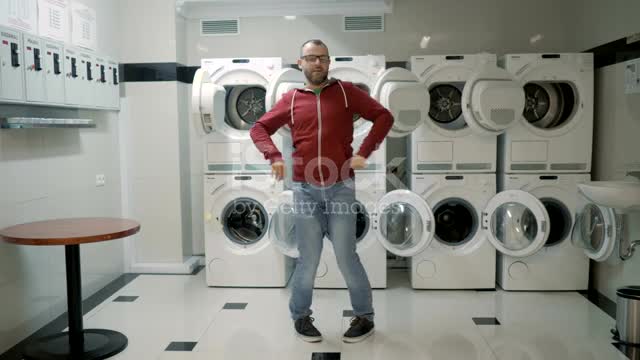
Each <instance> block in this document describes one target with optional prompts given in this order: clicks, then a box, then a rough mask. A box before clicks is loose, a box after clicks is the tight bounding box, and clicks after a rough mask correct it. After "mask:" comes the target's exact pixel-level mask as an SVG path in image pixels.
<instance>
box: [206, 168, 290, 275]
mask: <svg viewBox="0 0 640 360" xmlns="http://www.w3.org/2000/svg"><path fill="white" fill-rule="evenodd" d="M204 192H205V200H204V211H205V258H206V279H207V284H208V285H209V286H230V287H284V286H286V284H287V281H288V279H289V277H290V275H291V273H292V265H293V264H292V262H291V261H290V260H289V259H288V257H287V256H285V255H284V253H285V252H286V251H284V250H283V248H285V249H286V246H287V244H290V242H291V231H292V230H291V223H292V221H290V220H288V217H287V216H289V214H290V213H289V214H287V213H286V212H283V213H279V212H278V211H277V210H279V209H280V208H279V207H278V206H279V205H280V204H281V203H282V201H281V197H282V196H286V194H283V189H282V182H276V181H275V180H274V179H273V177H272V176H271V175H270V174H242V175H240V174H236V175H234V174H216V175H213V174H209V175H206V176H205V181H204ZM284 204H286V202H285V203H284ZM278 214H280V215H278ZM274 217H276V218H277V219H275V218H274ZM271 227H273V229H271ZM283 229H285V230H283Z"/></svg>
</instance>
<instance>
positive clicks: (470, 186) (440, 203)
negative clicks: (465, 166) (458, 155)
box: [409, 174, 496, 289]
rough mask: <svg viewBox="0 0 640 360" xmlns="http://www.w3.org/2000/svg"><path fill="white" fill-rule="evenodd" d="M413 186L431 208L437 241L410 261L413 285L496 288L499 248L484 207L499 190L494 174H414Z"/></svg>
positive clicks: (446, 287)
mask: <svg viewBox="0 0 640 360" xmlns="http://www.w3.org/2000/svg"><path fill="white" fill-rule="evenodd" d="M410 189H411V190H412V191H413V192H414V193H416V194H419V195H420V196H421V197H422V198H423V199H424V200H425V201H426V202H427V203H428V204H429V205H430V206H431V211H432V212H433V216H434V227H435V234H434V240H433V241H432V242H431V245H429V247H427V248H426V250H425V251H423V252H421V253H419V254H418V255H415V256H413V257H411V258H410V259H409V263H410V278H411V286H412V287H413V288H414V289H494V288H495V280H496V249H495V247H494V246H493V245H492V244H491V242H489V240H487V236H486V235H485V232H484V231H483V229H482V223H481V220H482V211H483V210H484V209H485V207H486V206H487V203H488V202H489V200H491V198H493V197H494V196H495V194H496V175H495V174H464V175H463V174H420V175H417V174H414V175H412V176H411V179H410Z"/></svg>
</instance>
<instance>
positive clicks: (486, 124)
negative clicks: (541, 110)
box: [461, 64, 525, 135]
mask: <svg viewBox="0 0 640 360" xmlns="http://www.w3.org/2000/svg"><path fill="white" fill-rule="evenodd" d="M461 101H462V112H463V114H464V117H465V119H466V121H467V124H468V125H469V127H470V128H471V129H472V130H473V131H474V132H476V133H478V134H480V135H499V134H501V133H502V132H504V131H505V130H506V129H507V128H509V127H510V126H512V125H513V124H515V122H516V121H517V120H518V119H519V118H520V114H522V111H523V109H524V105H525V96H524V89H523V87H522V85H521V84H520V83H519V82H518V81H516V80H515V78H514V77H513V76H512V75H511V74H509V73H508V72H507V71H506V70H503V69H500V68H498V67H497V66H495V65H492V64H488V65H485V66H484V67H483V68H482V69H481V70H480V71H478V73H476V74H475V75H474V76H472V77H471V78H470V79H469V80H468V81H467V83H466V84H465V86H464V89H463V90H462V99H461Z"/></svg>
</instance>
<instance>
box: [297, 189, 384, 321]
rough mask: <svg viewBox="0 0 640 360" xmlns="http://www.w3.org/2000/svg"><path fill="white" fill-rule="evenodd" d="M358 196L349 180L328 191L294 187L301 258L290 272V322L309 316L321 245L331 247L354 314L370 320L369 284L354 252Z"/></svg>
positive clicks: (371, 312) (371, 310)
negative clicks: (325, 236) (324, 239)
mask: <svg viewBox="0 0 640 360" xmlns="http://www.w3.org/2000/svg"><path fill="white" fill-rule="evenodd" d="M355 201H356V197H355V184H354V181H353V179H347V180H345V181H343V182H339V183H336V184H334V185H330V186H327V187H316V186H314V185H311V184H308V183H304V182H295V183H293V202H294V227H295V229H294V231H295V232H294V234H295V238H296V243H297V244H298V251H299V253H300V256H299V257H298V259H297V260H296V269H295V272H294V273H293V278H292V286H291V299H290V302H289V310H290V311H291V317H292V318H293V319H294V320H297V319H300V318H303V317H305V316H309V315H311V313H312V311H311V299H312V296H313V284H314V280H315V277H316V271H317V269H318V264H319V263H320V256H321V254H322V243H323V238H324V235H325V234H326V235H327V237H328V238H329V240H330V241H331V242H332V244H333V249H334V252H335V255H336V260H337V263H338V267H339V268H340V272H341V273H342V276H343V277H344V280H345V283H346V284H347V288H348V289H349V296H350V298H351V306H352V307H353V312H354V315H356V316H362V317H365V318H367V319H369V320H373V306H372V297H371V285H370V284H369V278H368V277H367V273H366V271H365V269H364V267H363V266H362V263H361V262H360V257H359V256H358V253H357V252H356V213H355V210H354V209H355V208H356V205H355V204H356V202H355Z"/></svg>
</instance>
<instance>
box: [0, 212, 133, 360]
mask: <svg viewBox="0 0 640 360" xmlns="http://www.w3.org/2000/svg"><path fill="white" fill-rule="evenodd" d="M138 231H140V224H138V223H137V222H135V221H133V220H127V219H116V218H74V219H57V220H48V221H37V222H32V223H27V224H20V225H15V226H11V227H8V228H5V229H2V230H0V238H1V239H2V240H4V241H6V242H9V243H12V244H17V245H64V247H65V261H66V268H67V308H68V310H67V311H68V317H69V331H68V332H63V333H60V334H54V335H50V336H46V337H43V338H40V339H37V340H35V341H33V342H31V343H29V344H28V345H27V346H26V347H25V349H24V350H23V355H24V357H25V359H44V360H49V359H50V360H59V359H106V358H108V357H111V356H113V355H115V354H117V353H119V352H121V351H122V350H124V349H125V348H126V347H127V342H128V340H127V337H126V336H124V335H123V334H121V333H119V332H117V331H112V330H103V329H84V328H83V325H82V282H81V276H80V244H87V243H92V242H99V241H108V240H115V239H120V238H124V237H127V236H130V235H133V234H135V233H137V232H138Z"/></svg>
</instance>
